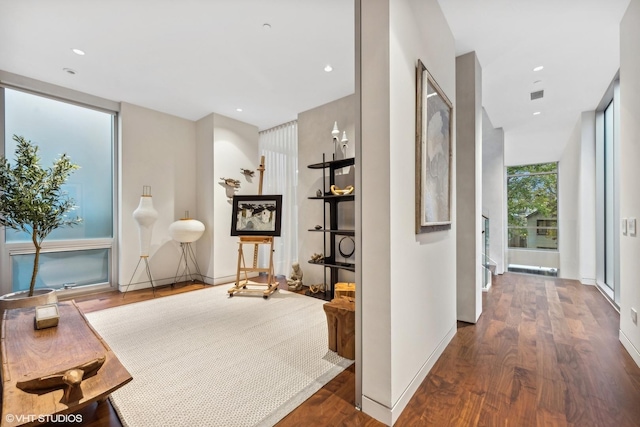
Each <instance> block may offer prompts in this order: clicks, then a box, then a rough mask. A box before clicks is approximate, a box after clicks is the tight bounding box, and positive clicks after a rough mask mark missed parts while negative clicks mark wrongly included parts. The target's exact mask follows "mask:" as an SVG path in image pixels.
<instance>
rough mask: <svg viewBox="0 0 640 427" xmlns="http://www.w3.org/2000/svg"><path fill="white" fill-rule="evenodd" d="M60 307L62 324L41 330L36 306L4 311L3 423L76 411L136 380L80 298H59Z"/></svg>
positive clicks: (34, 420)
mask: <svg viewBox="0 0 640 427" xmlns="http://www.w3.org/2000/svg"><path fill="white" fill-rule="evenodd" d="M58 311H59V313H60V320H59V323H58V326H56V327H53V328H48V329H41V330H35V329H34V315H35V310H34V308H20V309H13V310H6V311H5V312H4V317H3V319H2V336H1V345H2V392H3V395H2V420H1V422H0V425H1V426H16V425H38V424H40V423H41V421H40V420H39V419H38V417H39V416H47V415H54V414H69V413H73V412H76V411H78V410H79V409H81V408H83V407H85V406H87V405H89V404H91V403H93V402H95V401H101V400H105V399H106V398H107V397H108V396H109V394H111V392H113V391H114V390H116V389H118V388H120V387H122V386H123V385H125V384H126V383H128V382H129V381H131V379H132V377H131V374H129V372H128V371H127V370H126V369H125V367H124V366H122V364H121V363H120V361H119V360H118V358H117V357H116V355H115V354H114V353H113V351H111V349H110V348H109V346H108V345H107V343H106V342H104V340H103V339H102V337H100V335H98V333H97V332H96V331H95V330H94V329H93V328H92V327H91V325H90V324H89V322H88V321H87V319H86V317H85V316H84V314H83V313H82V311H80V309H79V308H78V306H77V305H76V303H75V302H73V301H70V302H61V303H59V304H58ZM97 365H100V366H97ZM96 367H97V368H98V369H97V370H95V368H96ZM62 377H64V381H62ZM70 383H73V384H74V385H73V386H71V385H69V384H70ZM37 387H45V389H40V390H37Z"/></svg>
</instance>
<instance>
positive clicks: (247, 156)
mask: <svg viewBox="0 0 640 427" xmlns="http://www.w3.org/2000/svg"><path fill="white" fill-rule="evenodd" d="M202 149H203V150H204V147H203V148H202ZM259 165H260V157H259V155H258V128H257V127H256V126H253V125H250V124H247V123H243V122H240V121H238V120H234V119H231V118H229V117H226V116H222V115H220V114H213V179H214V185H213V188H212V190H213V219H212V218H211V217H209V218H206V220H207V221H212V222H213V259H214V266H213V281H214V283H216V284H218V283H227V282H230V281H234V280H235V278H236V271H237V266H238V243H237V242H238V237H237V236H231V216H232V212H231V211H232V205H231V199H229V198H228V197H227V196H228V195H231V196H233V194H234V191H233V190H231V189H229V187H228V186H225V185H222V184H221V182H222V181H221V179H220V178H233V179H237V180H239V181H240V188H239V189H238V190H237V191H235V194H238V195H242V194H258V182H259V175H260V174H259V172H258V171H257V168H258V166H259ZM269 167H272V165H265V168H269ZM241 168H244V169H251V170H254V171H256V173H255V175H254V178H253V179H249V178H247V177H246V176H245V175H243V174H242V173H241V171H240V169H241ZM243 250H244V253H245V262H247V263H248V265H251V263H252V262H253V249H252V247H251V245H245V247H244V248H243Z"/></svg>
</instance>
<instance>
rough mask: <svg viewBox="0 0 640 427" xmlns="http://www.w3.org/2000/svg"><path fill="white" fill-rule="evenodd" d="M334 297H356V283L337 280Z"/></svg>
mask: <svg viewBox="0 0 640 427" xmlns="http://www.w3.org/2000/svg"><path fill="white" fill-rule="evenodd" d="M334 292H335V298H340V297H351V298H355V297H356V284H355V283H346V282H338V283H336V286H335V290H334Z"/></svg>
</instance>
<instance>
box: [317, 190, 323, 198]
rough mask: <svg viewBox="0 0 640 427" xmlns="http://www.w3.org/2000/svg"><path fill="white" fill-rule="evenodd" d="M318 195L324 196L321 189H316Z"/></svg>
mask: <svg viewBox="0 0 640 427" xmlns="http://www.w3.org/2000/svg"><path fill="white" fill-rule="evenodd" d="M316 197H322V190H320V189H317V190H316Z"/></svg>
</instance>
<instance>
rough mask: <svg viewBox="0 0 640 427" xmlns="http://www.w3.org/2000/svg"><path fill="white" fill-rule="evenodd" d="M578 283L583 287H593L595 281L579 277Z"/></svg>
mask: <svg viewBox="0 0 640 427" xmlns="http://www.w3.org/2000/svg"><path fill="white" fill-rule="evenodd" d="M580 283H582V284H583V285H589V286H595V285H596V279H585V278H584V277H581V278H580Z"/></svg>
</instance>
